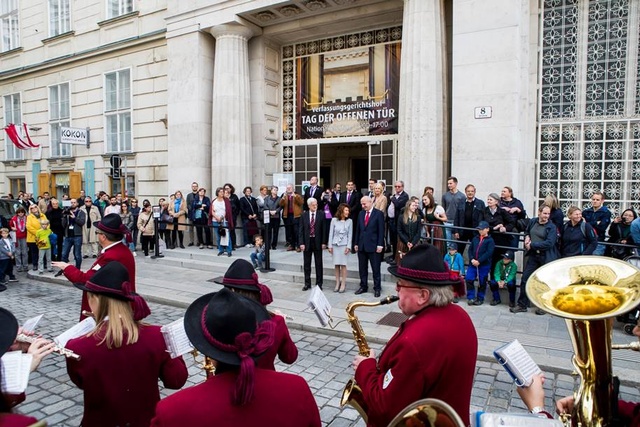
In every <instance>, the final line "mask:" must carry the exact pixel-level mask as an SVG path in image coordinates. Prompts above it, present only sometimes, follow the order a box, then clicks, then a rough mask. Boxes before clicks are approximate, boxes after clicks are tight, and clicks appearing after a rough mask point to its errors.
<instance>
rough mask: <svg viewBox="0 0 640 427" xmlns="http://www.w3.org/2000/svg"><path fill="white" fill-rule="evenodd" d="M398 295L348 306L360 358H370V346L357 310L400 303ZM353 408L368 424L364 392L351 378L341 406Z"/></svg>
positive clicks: (355, 302) (345, 387)
mask: <svg viewBox="0 0 640 427" xmlns="http://www.w3.org/2000/svg"><path fill="white" fill-rule="evenodd" d="M398 299H399V298H398V296H397V295H390V296H388V297H385V298H382V299H381V300H380V301H378V302H364V301H354V302H350V303H349V304H347V309H346V311H347V320H348V321H349V324H350V325H351V329H352V331H353V338H354V339H355V340H356V345H357V346H358V354H359V355H360V356H369V350H370V348H369V344H367V339H366V335H365V333H364V330H363V329H362V326H360V321H359V320H358V316H356V308H358V307H376V306H378V305H385V304H391V303H392V302H396V301H398ZM347 404H348V405H351V406H353V407H354V408H355V409H356V411H358V413H359V414H360V415H361V416H362V419H363V420H364V421H365V422H367V407H366V405H365V403H364V399H363V397H362V390H361V389H360V387H359V386H358V384H356V380H355V379H354V378H351V379H350V380H349V381H348V382H347V384H346V385H345V386H344V390H343V391H342V398H341V399H340V406H344V405H347Z"/></svg>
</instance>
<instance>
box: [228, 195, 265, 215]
mask: <svg viewBox="0 0 640 427" xmlns="http://www.w3.org/2000/svg"><path fill="white" fill-rule="evenodd" d="M232 206H233V205H232ZM231 209H232V210H233V207H232V208H231ZM258 213H259V211H258V201H257V200H256V198H255V197H253V196H251V197H249V199H247V198H246V197H245V196H242V197H241V198H240V218H241V219H242V220H243V221H246V220H248V219H249V215H258ZM257 219H258V217H256V220H257Z"/></svg>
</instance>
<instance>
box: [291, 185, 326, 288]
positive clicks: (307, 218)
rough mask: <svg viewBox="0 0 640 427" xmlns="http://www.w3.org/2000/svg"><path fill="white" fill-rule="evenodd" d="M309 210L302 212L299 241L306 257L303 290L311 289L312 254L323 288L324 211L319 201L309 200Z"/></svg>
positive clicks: (318, 281)
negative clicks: (319, 208) (320, 208)
mask: <svg viewBox="0 0 640 427" xmlns="http://www.w3.org/2000/svg"><path fill="white" fill-rule="evenodd" d="M307 207H308V208H309V210H308V211H306V212H305V213H303V214H302V221H301V222H300V228H299V230H300V231H299V234H298V242H299V243H300V249H301V250H302V255H303V258H304V287H303V288H302V290H303V291H308V290H309V289H311V256H312V255H313V260H314V261H315V265H316V286H318V287H319V288H320V290H322V269H323V267H322V250H323V249H324V248H326V244H327V242H326V241H325V240H324V239H325V232H324V227H325V221H324V212H321V211H319V210H318V201H317V200H316V199H315V198H313V197H311V198H310V199H309V200H307Z"/></svg>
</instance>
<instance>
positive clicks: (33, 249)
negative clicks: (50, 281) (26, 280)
mask: <svg viewBox="0 0 640 427" xmlns="http://www.w3.org/2000/svg"><path fill="white" fill-rule="evenodd" d="M27 247H28V248H29V260H30V261H31V265H33V269H34V270H35V269H37V268H38V245H37V244H36V242H29V243H27Z"/></svg>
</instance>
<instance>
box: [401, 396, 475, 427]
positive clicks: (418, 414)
mask: <svg viewBox="0 0 640 427" xmlns="http://www.w3.org/2000/svg"><path fill="white" fill-rule="evenodd" d="M388 427H465V425H464V422H463V421H462V419H461V418H460V416H459V415H458V414H457V413H456V411H455V410H454V409H453V408H452V407H451V406H449V404H448V403H446V402H443V401H442V400H439V399H431V398H429V399H421V400H418V401H416V402H413V403H412V404H411V405H409V406H407V407H406V408H404V409H403V410H402V411H400V413H399V414H398V415H396V417H395V418H394V419H393V420H391V422H390V423H389V426H388Z"/></svg>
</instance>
